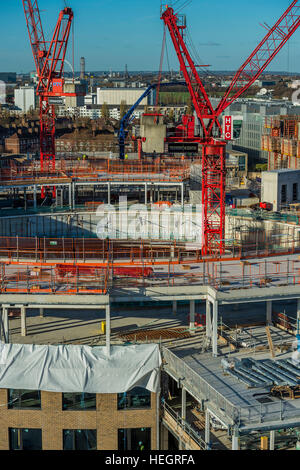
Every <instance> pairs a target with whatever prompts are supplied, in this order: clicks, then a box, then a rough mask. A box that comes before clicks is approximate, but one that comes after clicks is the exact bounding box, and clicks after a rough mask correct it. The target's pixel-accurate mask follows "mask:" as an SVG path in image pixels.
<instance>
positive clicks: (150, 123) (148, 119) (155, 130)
mask: <svg viewBox="0 0 300 470" xmlns="http://www.w3.org/2000/svg"><path fill="white" fill-rule="evenodd" d="M166 136H167V126H166V125H164V124H163V118H162V117H160V118H159V121H158V122H156V119H155V118H154V117H153V116H142V119H141V137H144V138H145V139H146V141H145V142H143V147H142V148H143V152H145V153H153V152H156V153H164V150H165V142H164V141H165V138H166Z"/></svg>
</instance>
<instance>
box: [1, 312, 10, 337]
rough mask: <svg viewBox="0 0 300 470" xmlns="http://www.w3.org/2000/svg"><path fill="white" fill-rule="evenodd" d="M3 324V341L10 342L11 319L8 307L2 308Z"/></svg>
mask: <svg viewBox="0 0 300 470" xmlns="http://www.w3.org/2000/svg"><path fill="white" fill-rule="evenodd" d="M2 326H3V341H4V343H9V320H8V308H7V307H3V309H2Z"/></svg>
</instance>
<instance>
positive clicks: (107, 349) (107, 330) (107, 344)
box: [105, 305, 111, 357]
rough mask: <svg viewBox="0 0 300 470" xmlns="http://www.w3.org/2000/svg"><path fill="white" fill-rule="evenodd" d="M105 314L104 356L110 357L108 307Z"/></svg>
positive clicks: (108, 306)
mask: <svg viewBox="0 0 300 470" xmlns="http://www.w3.org/2000/svg"><path fill="white" fill-rule="evenodd" d="M105 313H106V355H107V357H110V334H111V326H110V305H107V306H106V307H105Z"/></svg>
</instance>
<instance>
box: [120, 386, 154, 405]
mask: <svg viewBox="0 0 300 470" xmlns="http://www.w3.org/2000/svg"><path fill="white" fill-rule="evenodd" d="M150 407H151V393H150V392H149V390H146V389H145V388H141V387H135V388H133V389H132V390H130V391H129V392H125V393H118V410H126V409H127V408H130V409H133V408H136V409H138V408H150Z"/></svg>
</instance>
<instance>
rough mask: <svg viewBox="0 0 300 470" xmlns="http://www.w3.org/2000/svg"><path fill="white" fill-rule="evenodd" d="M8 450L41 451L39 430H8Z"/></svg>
mask: <svg viewBox="0 0 300 470" xmlns="http://www.w3.org/2000/svg"><path fill="white" fill-rule="evenodd" d="M9 443H10V450H42V430H41V429H14V428H11V429H9Z"/></svg>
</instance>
